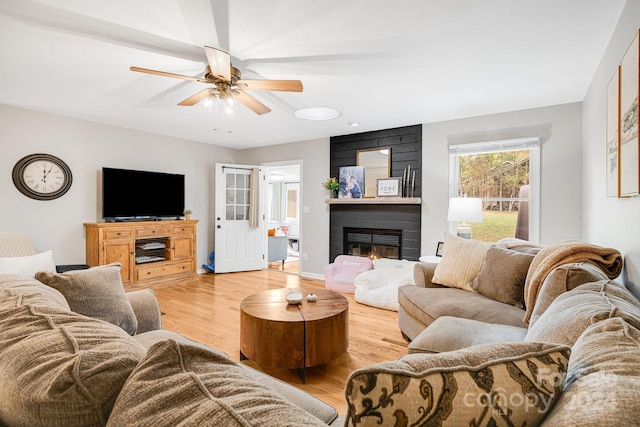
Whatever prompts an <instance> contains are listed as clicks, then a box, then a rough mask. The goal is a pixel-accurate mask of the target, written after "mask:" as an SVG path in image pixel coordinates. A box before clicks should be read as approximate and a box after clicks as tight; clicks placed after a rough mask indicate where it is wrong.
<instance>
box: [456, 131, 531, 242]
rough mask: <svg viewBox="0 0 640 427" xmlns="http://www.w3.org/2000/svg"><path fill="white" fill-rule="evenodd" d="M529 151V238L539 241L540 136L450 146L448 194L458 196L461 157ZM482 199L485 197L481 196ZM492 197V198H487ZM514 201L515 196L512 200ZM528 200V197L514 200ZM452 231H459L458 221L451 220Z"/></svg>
mask: <svg viewBox="0 0 640 427" xmlns="http://www.w3.org/2000/svg"><path fill="white" fill-rule="evenodd" d="M520 150H529V199H528V202H529V241H530V242H533V243H539V242H540V178H541V177H540V170H541V168H540V158H541V152H540V151H541V144H540V138H539V137H527V138H516V139H505V140H497V141H487V142H472V143H467V144H450V145H449V197H459V195H458V194H457V192H458V184H459V182H458V180H459V177H460V174H459V169H460V163H459V160H458V158H459V156H462V155H471V154H488V153H495V152H505V151H520ZM482 200H483V201H484V200H485V199H482ZM487 200H489V199H487ZM511 200H514V199H511ZM515 200H518V201H527V199H515ZM448 230H449V233H450V234H453V235H455V234H456V224H455V223H453V222H450V223H449V227H448Z"/></svg>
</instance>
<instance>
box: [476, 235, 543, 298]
mask: <svg viewBox="0 0 640 427" xmlns="http://www.w3.org/2000/svg"><path fill="white" fill-rule="evenodd" d="M532 260H533V255H529V254H525V253H522V252H517V251H513V250H510V249H503V248H499V247H494V246H492V247H490V248H489V249H488V250H487V253H486V255H485V257H484V261H483V262H482V268H481V269H480V273H478V276H477V277H476V278H475V279H473V284H472V287H473V289H474V290H475V291H476V292H478V293H479V294H481V295H484V296H485V297H487V298H491V299H493V300H496V301H499V302H503V303H505V304H510V305H513V306H515V307H518V308H524V281H525V279H526V278H527V271H529V265H531V261H532Z"/></svg>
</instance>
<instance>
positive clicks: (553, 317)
mask: <svg viewBox="0 0 640 427" xmlns="http://www.w3.org/2000/svg"><path fill="white" fill-rule="evenodd" d="M613 317H621V318H623V319H624V320H626V321H627V322H629V323H630V324H631V325H633V326H634V327H635V328H640V302H639V301H638V300H636V299H635V298H634V297H633V295H631V293H630V292H629V291H628V290H627V289H626V288H625V287H624V286H622V285H620V284H619V283H616V282H613V281H610V280H601V281H599V282H592V283H585V284H584V285H581V286H578V287H577V288H575V289H574V290H572V291H570V292H566V293H564V294H562V295H560V296H559V297H558V298H556V300H555V301H554V302H553V303H551V305H550V306H549V308H548V309H547V310H546V311H545V312H544V313H543V314H542V316H540V317H539V318H538V320H537V321H536V322H535V323H534V324H533V325H532V326H530V327H529V331H528V332H527V336H526V338H525V340H526V341H534V342H552V343H558V344H564V345H568V346H573V344H575V342H576V341H577V339H578V338H579V337H580V335H581V334H582V333H583V332H584V330H585V329H587V328H588V327H589V326H591V325H592V324H594V323H597V322H599V321H601V320H604V319H609V318H613Z"/></svg>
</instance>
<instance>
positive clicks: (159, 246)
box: [84, 220, 198, 287]
mask: <svg viewBox="0 0 640 427" xmlns="http://www.w3.org/2000/svg"><path fill="white" fill-rule="evenodd" d="M197 222H198V221H197V220H189V221H180V220H175V221H140V222H94V223H85V224H84V226H85V229H86V234H87V261H86V262H87V264H89V265H90V266H92V267H93V266H96V265H106V264H110V263H112V262H119V263H121V264H122V270H121V271H120V274H121V275H122V282H123V284H124V285H125V286H127V285H134V284H139V285H148V284H153V283H156V282H161V281H166V280H171V279H178V278H184V277H188V276H192V275H195V274H196V223H197ZM128 287H130V286H128Z"/></svg>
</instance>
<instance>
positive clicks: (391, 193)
mask: <svg viewBox="0 0 640 427" xmlns="http://www.w3.org/2000/svg"><path fill="white" fill-rule="evenodd" d="M376 183H377V185H376V188H377V191H376V197H398V196H399V195H400V191H401V190H400V189H401V188H402V178H384V179H378V180H377V181H376Z"/></svg>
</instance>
